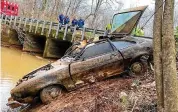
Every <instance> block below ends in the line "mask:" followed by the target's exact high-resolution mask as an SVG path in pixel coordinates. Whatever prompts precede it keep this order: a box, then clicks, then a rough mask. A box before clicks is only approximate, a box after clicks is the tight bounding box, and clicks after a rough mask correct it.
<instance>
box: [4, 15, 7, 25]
mask: <svg viewBox="0 0 178 112" xmlns="http://www.w3.org/2000/svg"><path fill="white" fill-rule="evenodd" d="M4 23H5V24H6V23H7V15H5V20H4Z"/></svg>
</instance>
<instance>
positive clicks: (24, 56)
mask: <svg viewBox="0 0 178 112" xmlns="http://www.w3.org/2000/svg"><path fill="white" fill-rule="evenodd" d="M47 63H49V61H48V60H46V59H42V58H37V57H36V56H32V55H29V54H28V53H23V52H21V51H20V50H17V49H13V48H5V47H2V48H1V77H0V90H1V95H0V97H1V102H0V106H1V109H2V110H5V109H7V106H6V103H7V99H8V97H9V96H10V90H11V89H12V88H13V87H14V86H15V84H16V82H17V80H18V79H19V78H21V77H22V76H23V75H25V74H26V73H28V72H30V71H31V70H34V69H35V68H38V67H40V66H42V65H44V64H47ZM2 110H1V111H2Z"/></svg>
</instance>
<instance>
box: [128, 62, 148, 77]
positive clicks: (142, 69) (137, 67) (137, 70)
mask: <svg viewBox="0 0 178 112" xmlns="http://www.w3.org/2000/svg"><path fill="white" fill-rule="evenodd" d="M146 71H147V64H146V62H143V61H136V62H133V63H132V64H131V66H130V74H131V75H144V74H145V73H146Z"/></svg>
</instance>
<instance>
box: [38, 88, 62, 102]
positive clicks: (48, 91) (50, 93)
mask: <svg viewBox="0 0 178 112" xmlns="http://www.w3.org/2000/svg"><path fill="white" fill-rule="evenodd" d="M62 94H63V91H62V89H61V88H60V87H59V86H54V85H53V86H48V87H45V88H44V89H43V90H42V91H41V92H40V99H41V101H42V103H44V104H48V103H50V102H51V101H53V100H54V99H56V98H57V97H60V96H62Z"/></svg>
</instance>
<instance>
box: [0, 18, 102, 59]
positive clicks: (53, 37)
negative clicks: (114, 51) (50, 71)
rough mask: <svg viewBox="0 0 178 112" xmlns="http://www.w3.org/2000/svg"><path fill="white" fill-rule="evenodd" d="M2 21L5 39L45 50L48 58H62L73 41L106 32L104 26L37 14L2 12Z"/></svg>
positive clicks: (3, 40) (30, 47) (22, 45)
mask: <svg viewBox="0 0 178 112" xmlns="http://www.w3.org/2000/svg"><path fill="white" fill-rule="evenodd" d="M0 21H1V32H2V33H1V41H2V42H5V43H8V44H11V45H18V46H21V47H22V50H23V51H28V52H36V53H42V54H43V57H46V58H60V57H61V56H63V55H64V53H65V51H66V49H67V48H68V47H70V46H71V45H72V43H73V42H74V41H79V40H83V39H84V38H92V37H95V35H103V34H104V31H103V30H96V29H90V28H85V27H84V28H82V29H81V28H79V29H77V28H76V27H71V26H69V25H68V24H67V25H65V26H64V25H62V26H60V24H58V23H55V22H51V21H45V20H37V19H34V18H23V17H18V16H10V17H8V16H5V15H1V19H0ZM76 29H77V30H76ZM71 30H72V32H71ZM87 34H88V35H87Z"/></svg>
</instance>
